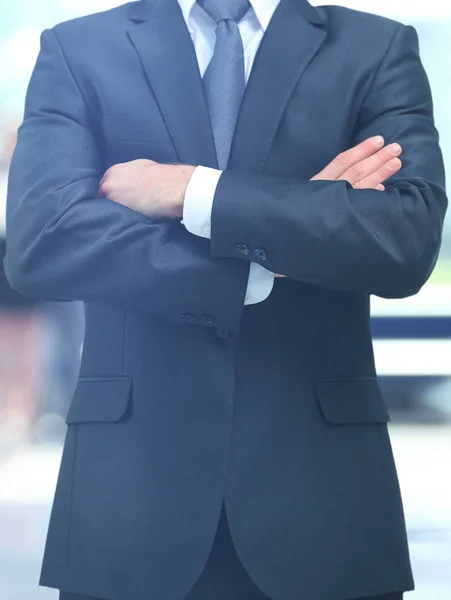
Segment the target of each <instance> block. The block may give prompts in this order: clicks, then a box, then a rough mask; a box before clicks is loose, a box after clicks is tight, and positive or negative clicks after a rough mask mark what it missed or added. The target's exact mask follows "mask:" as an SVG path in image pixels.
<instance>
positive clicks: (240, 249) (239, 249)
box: [236, 244, 250, 256]
mask: <svg viewBox="0 0 451 600" xmlns="http://www.w3.org/2000/svg"><path fill="white" fill-rule="evenodd" d="M236 251H237V252H239V253H240V254H244V255H245V256H247V255H248V254H249V252H250V250H249V246H246V244H238V245H237V247H236Z"/></svg>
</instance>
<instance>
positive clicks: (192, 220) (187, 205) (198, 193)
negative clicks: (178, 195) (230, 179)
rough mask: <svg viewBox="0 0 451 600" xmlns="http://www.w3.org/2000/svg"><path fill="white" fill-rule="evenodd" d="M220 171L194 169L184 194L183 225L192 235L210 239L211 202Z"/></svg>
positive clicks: (206, 168)
mask: <svg viewBox="0 0 451 600" xmlns="http://www.w3.org/2000/svg"><path fill="white" fill-rule="evenodd" d="M221 175H222V171H218V169H211V168H210V167H202V166H199V167H196V168H195V170H194V172H193V174H192V175H191V179H190V180H189V183H188V187H187V188H186V192H185V200H184V204H183V221H182V223H183V225H185V227H186V229H187V230H188V231H189V232H190V233H192V234H193V235H197V236H199V237H203V238H208V239H210V237H211V212H212V210H213V200H214V197H215V193H216V188H217V186H218V182H219V178H220V177H221Z"/></svg>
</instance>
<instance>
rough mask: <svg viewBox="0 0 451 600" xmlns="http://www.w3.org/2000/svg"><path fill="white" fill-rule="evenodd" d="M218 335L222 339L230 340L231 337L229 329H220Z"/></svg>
mask: <svg viewBox="0 0 451 600" xmlns="http://www.w3.org/2000/svg"><path fill="white" fill-rule="evenodd" d="M216 333H217V334H218V335H219V337H221V338H228V337H229V335H230V334H229V332H228V330H227V329H218V330H217V331H216Z"/></svg>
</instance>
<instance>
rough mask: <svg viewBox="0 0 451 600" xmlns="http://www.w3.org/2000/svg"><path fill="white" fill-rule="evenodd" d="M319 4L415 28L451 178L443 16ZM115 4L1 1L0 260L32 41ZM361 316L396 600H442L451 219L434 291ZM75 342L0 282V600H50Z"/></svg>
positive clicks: (417, 7)
mask: <svg viewBox="0 0 451 600" xmlns="http://www.w3.org/2000/svg"><path fill="white" fill-rule="evenodd" d="M312 3H313V4H321V2H312ZM330 3H331V4H341V5H344V6H349V7H351V8H356V9H359V10H366V11H369V12H374V13H378V14H382V15H386V16H389V17H392V18H395V19H398V20H400V21H402V22H404V23H408V24H411V25H414V26H415V27H416V28H417V30H418V33H419V35H420V43H421V54H422V57H423V62H424V64H425V66H426V69H427V71H428V74H429V78H430V81H431V85H432V89H433V95H434V102H435V114H436V122H437V127H438V129H439V131H440V133H441V140H442V149H443V152H444V155H445V163H446V166H447V167H448V166H449V165H450V163H451V74H450V71H451V68H450V60H451V59H450V57H451V3H445V2H443V1H441V0H428V1H426V0H347V1H341V2H330ZM118 4H121V2H115V1H111V0H2V3H1V5H0V246H1V252H4V227H5V225H4V213H5V206H4V205H5V200H6V187H7V185H6V177H7V170H8V164H9V159H10V156H11V153H12V150H13V148H14V144H15V136H16V130H17V127H18V125H19V124H20V122H21V118H22V111H23V103H24V96H25V92H26V87H27V83H28V80H29V77H30V74H31V71H32V68H33V66H34V62H35V60H36V56H37V53H38V50H39V36H40V33H41V31H42V30H43V29H45V28H46V27H51V26H53V25H54V24H56V23H57V22H59V21H63V20H66V19H70V18H73V17H77V16H80V15H83V14H88V13H92V12H97V11H100V10H105V9H108V8H111V7H113V6H117V5H118ZM362 51H364V49H362ZM448 171H449V169H448ZM0 257H1V254H0ZM372 314H373V318H372V328H373V333H374V338H375V355H376V362H377V368H378V372H379V375H380V376H381V383H382V387H383V389H384V392H385V396H386V399H387V402H388V403H389V406H390V410H391V414H392V419H393V420H392V424H391V434H392V441H393V448H394V451H395V456H396V460H397V464H398V470H399V477H400V482H401V487H402V491H403V496H404V502H405V509H406V516H407V522H408V529H409V539H410V547H411V553H412V559H413V563H414V568H415V574H416V581H417V590H416V591H415V592H414V593H412V594H409V596H408V599H407V600H410V598H411V599H412V600H450V599H451V476H450V464H451V218H448V220H447V224H446V228H445V236H444V240H443V247H442V253H441V258H440V260H439V263H438V265H437V268H436V270H435V272H434V273H433V275H432V278H431V281H430V282H429V283H428V284H427V285H426V287H425V288H424V289H423V290H422V291H421V292H420V294H418V295H417V296H416V297H414V298H409V299H406V300H393V301H388V300H381V299H379V298H373V299H372ZM83 329H84V314H83V306H82V305H81V304H80V303H72V304H56V303H50V302H30V301H28V300H26V299H23V298H20V297H19V296H18V295H17V294H15V293H14V292H12V290H10V289H9V287H8V285H7V283H6V281H5V280H4V277H3V274H0V599H1V600H31V599H33V600H51V599H55V600H56V593H55V592H54V591H51V590H46V589H38V588H37V580H38V576H39V567H40V560H41V554H42V550H43V543H44V538H45V532H46V526H47V521H48V518H49V511H50V504H51V501H52V496H53V492H54V486H55V480H56V474H57V470H58V464H59V459H60V452H61V443H62V439H63V436H64V433H65V424H64V417H65V413H66V411H67V407H68V404H69V402H70V399H71V396H72V393H73V390H74V386H75V383H76V378H77V374H78V366H79V358H80V352H81V347H82V343H83ZM300 600H304V599H300ZM305 600H308V599H305Z"/></svg>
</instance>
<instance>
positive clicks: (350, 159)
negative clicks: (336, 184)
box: [312, 135, 384, 181]
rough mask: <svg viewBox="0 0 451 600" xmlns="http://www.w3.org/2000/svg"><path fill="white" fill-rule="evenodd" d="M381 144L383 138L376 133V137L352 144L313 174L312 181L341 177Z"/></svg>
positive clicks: (374, 151)
mask: <svg viewBox="0 0 451 600" xmlns="http://www.w3.org/2000/svg"><path fill="white" fill-rule="evenodd" d="M383 146H384V138H383V137H382V136H380V135H377V136H376V137H372V138H368V139H367V140H365V141H364V142H362V143H361V144H358V145H357V146H354V148H351V149H350V150H347V151H346V152H342V153H341V154H339V155H338V156H337V157H336V158H334V160H333V161H332V162H331V163H329V164H328V165H327V167H326V168H325V169H323V170H322V171H321V173H318V175H315V177H313V178H312V181H314V180H316V179H328V180H329V181H336V180H337V179H343V177H342V175H343V174H344V173H346V172H347V171H349V170H350V169H351V168H352V167H354V165H357V164H358V163H360V162H362V161H363V160H365V159H367V158H369V157H370V156H372V155H373V154H375V153H376V152H378V150H380V149H381V148H382V147H383Z"/></svg>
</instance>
